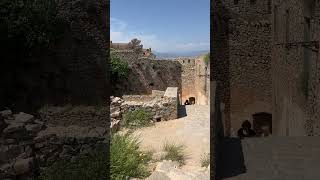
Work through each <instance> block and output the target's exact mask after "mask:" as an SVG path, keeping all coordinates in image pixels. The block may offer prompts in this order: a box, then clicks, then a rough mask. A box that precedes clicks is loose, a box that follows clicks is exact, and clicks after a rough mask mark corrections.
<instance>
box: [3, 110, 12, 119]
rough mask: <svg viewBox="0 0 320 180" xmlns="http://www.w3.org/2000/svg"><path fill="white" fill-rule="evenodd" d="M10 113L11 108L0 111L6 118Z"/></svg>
mask: <svg viewBox="0 0 320 180" xmlns="http://www.w3.org/2000/svg"><path fill="white" fill-rule="evenodd" d="M11 115H12V111H11V110H4V111H0V116H2V117H4V118H7V117H9V116H11Z"/></svg>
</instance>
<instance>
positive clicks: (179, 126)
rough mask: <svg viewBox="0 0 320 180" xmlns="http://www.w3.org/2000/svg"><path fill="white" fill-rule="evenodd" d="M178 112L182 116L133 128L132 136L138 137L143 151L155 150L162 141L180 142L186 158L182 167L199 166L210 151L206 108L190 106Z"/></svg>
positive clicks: (159, 149)
mask: <svg viewBox="0 0 320 180" xmlns="http://www.w3.org/2000/svg"><path fill="white" fill-rule="evenodd" d="M180 114H184V115H183V116H184V117H181V118H179V119H176V120H170V121H164V122H158V123H156V124H155V125H154V126H152V127H146V128H142V129H139V130H137V131H135V135H138V136H140V138H141V147H142V149H144V150H155V152H159V151H161V149H162V146H163V144H164V143H165V142H166V141H168V142H170V143H171V142H174V143H176V144H182V145H184V146H185V151H184V152H185V154H186V156H187V158H186V163H185V165H184V166H183V167H182V169H185V170H188V169H190V170H191V169H193V170H195V169H199V168H200V167H201V165H200V159H201V157H202V155H203V154H204V153H209V152H210V141H209V140H210V107H209V106H198V105H190V106H186V108H185V110H183V108H182V110H180Z"/></svg>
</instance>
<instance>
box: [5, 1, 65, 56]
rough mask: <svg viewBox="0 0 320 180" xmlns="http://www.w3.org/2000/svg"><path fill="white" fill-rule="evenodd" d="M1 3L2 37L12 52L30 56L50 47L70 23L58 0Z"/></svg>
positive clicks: (6, 47) (6, 46)
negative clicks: (32, 52)
mask: <svg viewBox="0 0 320 180" xmlns="http://www.w3.org/2000/svg"><path fill="white" fill-rule="evenodd" d="M0 7H1V8H0V21H1V22H2V23H1V25H0V39H1V42H2V44H3V45H2V46H3V48H5V49H7V50H6V51H8V52H7V53H8V54H9V55H12V53H10V52H14V53H16V52H19V53H16V54H17V55H22V56H29V55H30V51H32V50H35V49H37V50H38V51H39V50H40V49H43V48H47V47H48V45H49V44H50V43H52V42H54V41H55V40H57V39H58V38H61V37H62V34H63V32H64V30H65V27H66V22H65V21H64V20H63V19H61V18H59V17H58V16H57V13H58V8H57V3H56V2H55V0H1V1H0ZM6 51H4V52H6ZM39 52H40V51H39Z"/></svg>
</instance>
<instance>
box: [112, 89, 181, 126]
mask: <svg viewBox="0 0 320 180" xmlns="http://www.w3.org/2000/svg"><path fill="white" fill-rule="evenodd" d="M110 100H111V107H110V110H111V129H113V130H117V129H118V128H119V127H120V125H121V121H122V117H123V115H124V114H125V113H127V112H128V111H134V110H136V109H141V108H143V109H145V110H147V111H148V112H150V113H151V116H152V119H151V120H152V121H154V122H157V121H167V120H173V119H177V118H178V103H179V102H178V88H177V87H168V88H167V90H166V92H165V93H164V95H162V96H159V95H157V96H152V95H149V98H148V99H146V98H144V100H143V101H141V100H140V98H139V97H137V96H128V95H127V96H126V98H123V99H122V98H120V97H113V96H112V97H111V99H110Z"/></svg>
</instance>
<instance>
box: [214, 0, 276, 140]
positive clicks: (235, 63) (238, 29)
mask: <svg viewBox="0 0 320 180" xmlns="http://www.w3.org/2000/svg"><path fill="white" fill-rule="evenodd" d="M268 3H269V2H268V1H255V3H253V4H251V3H250V2H249V1H239V2H238V4H235V1H231V0H230V1H224V2H220V3H218V6H220V7H219V10H220V11H225V12H218V13H217V16H216V18H217V19H218V21H216V23H217V26H219V25H221V27H219V28H217V29H216V33H217V34H219V35H220V36H221V37H219V38H222V39H221V41H220V42H219V45H216V46H220V47H218V49H215V51H218V50H221V51H222V52H217V53H216V54H215V56H216V57H215V58H219V59H216V60H215V61H223V62H214V65H213V66H215V65H217V66H218V67H215V69H214V70H217V71H218V72H216V73H218V74H217V75H214V76H215V78H216V79H217V80H218V81H220V82H221V83H222V86H221V88H222V89H221V91H228V92H221V93H222V94H221V96H222V101H221V102H222V103H224V104H225V106H226V107H225V110H226V111H225V113H227V114H228V115H226V118H227V119H226V122H225V125H226V128H227V129H226V131H228V132H227V134H228V135H234V134H235V132H236V131H237V130H238V129H239V128H240V127H241V123H242V122H243V121H244V120H246V119H247V120H250V121H251V122H252V120H253V119H252V115H253V114H255V113H259V112H267V113H271V111H272V110H271V99H272V94H271V89H272V88H271V85H272V82H271V23H270V17H271V15H270V13H271V11H270V10H269V4H268ZM219 23H220V24H219ZM218 24H219V25H218ZM221 31H225V32H221ZM224 33H226V34H224ZM225 68H226V69H225ZM223 81H225V82H223ZM220 82H218V83H220ZM217 91H220V90H217Z"/></svg>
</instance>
